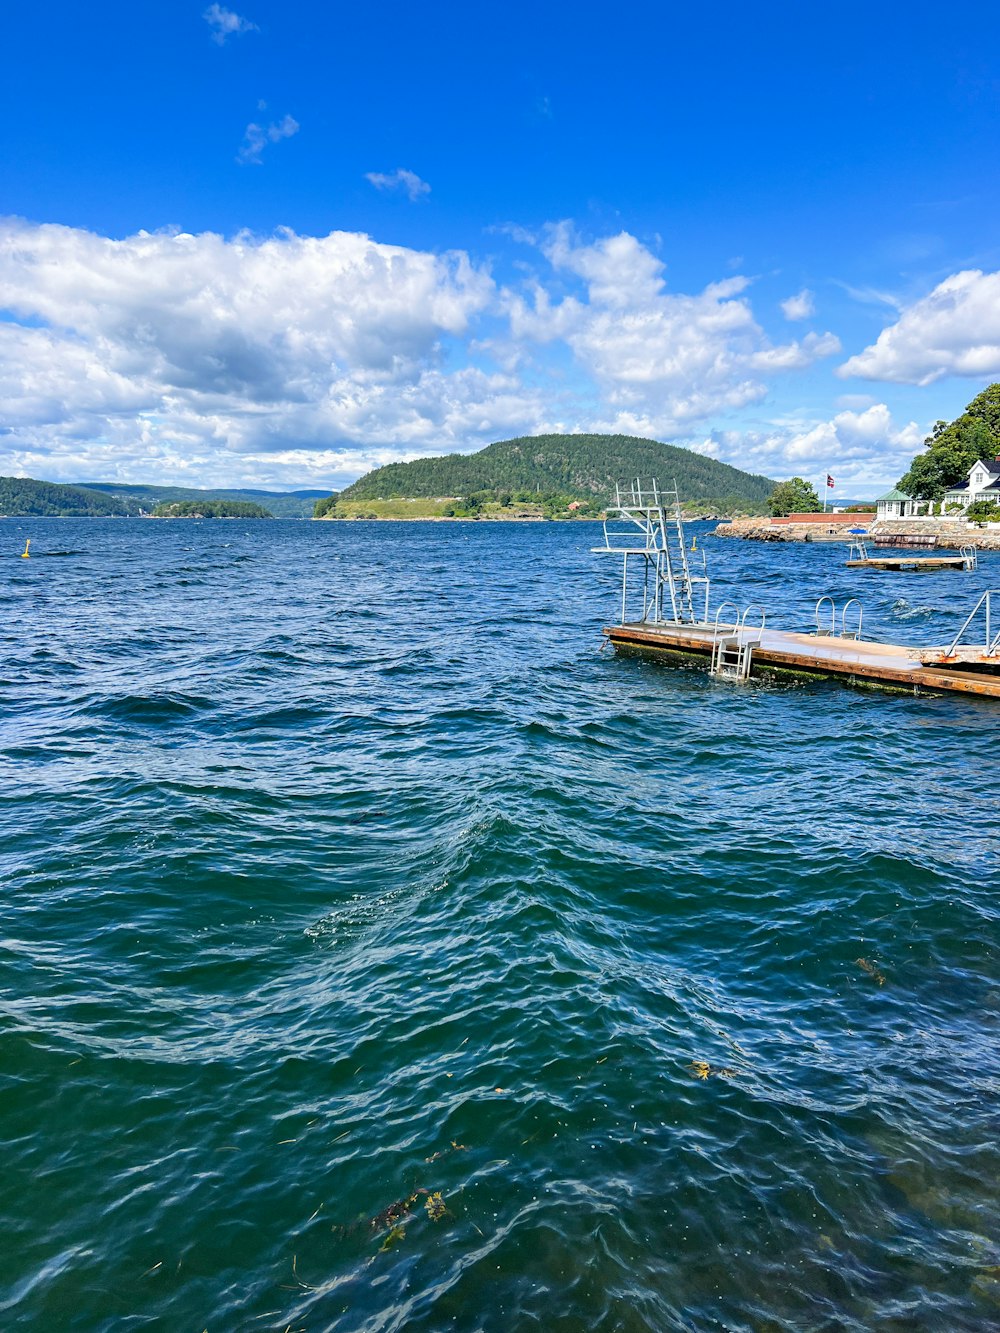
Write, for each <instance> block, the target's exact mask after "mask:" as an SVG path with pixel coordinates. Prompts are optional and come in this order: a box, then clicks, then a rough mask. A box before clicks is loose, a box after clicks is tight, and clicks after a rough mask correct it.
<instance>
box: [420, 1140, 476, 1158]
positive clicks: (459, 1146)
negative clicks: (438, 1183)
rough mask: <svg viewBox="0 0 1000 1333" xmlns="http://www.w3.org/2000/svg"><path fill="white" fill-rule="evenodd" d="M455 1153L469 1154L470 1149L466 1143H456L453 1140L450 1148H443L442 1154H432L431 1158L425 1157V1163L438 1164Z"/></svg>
mask: <svg viewBox="0 0 1000 1333" xmlns="http://www.w3.org/2000/svg"><path fill="white" fill-rule="evenodd" d="M453 1152H468V1148H466V1146H465V1144H464V1143H456V1142H455V1140H454V1139H452V1141H451V1147H450V1148H442V1149H441V1150H440V1152H436V1153H432V1154H431V1156H430V1157H425V1158H424V1161H425V1162H438V1161H440V1160H441V1158H442V1157H447V1156H448V1155H449V1154H450V1153H453Z"/></svg>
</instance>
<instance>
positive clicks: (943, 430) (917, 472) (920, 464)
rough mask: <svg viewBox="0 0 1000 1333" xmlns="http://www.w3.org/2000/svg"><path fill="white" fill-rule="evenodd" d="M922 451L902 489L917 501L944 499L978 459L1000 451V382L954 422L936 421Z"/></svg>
mask: <svg viewBox="0 0 1000 1333" xmlns="http://www.w3.org/2000/svg"><path fill="white" fill-rule="evenodd" d="M924 445H925V447H926V452H925V453H922V454H918V455H917V457H916V458H915V459H914V460H913V462H912V463H911V464H910V468H909V471H908V472H906V474H905V475H904V476H902V477H901V478H900V480H899V489H900V490H901V491H905V493H906V494H907V495H912V496H913V497H914V499H916V500H940V499H941V497H942V495H944V493H945V491H946V490H948V489H949V487H951V486H954V485H955V484H956V482H959V481H964V480H965V478H966V477H967V476H968V475H969V469H970V468H971V467H972V465H973V463H975V462H976V461H977V460H978V459H980V458H984V459H990V460H992V459H994V458H996V456H997V454H998V453H1000V384H991V385H990V386H989V388H988V389H984V390H983V392H982V393H980V394H977V395H976V397H975V398H973V400H972V402H971V403H970V404H969V406H968V407H967V408H966V409H965V411H964V412H963V413H962V415H961V416H960V417H956V418H955V420H954V421H952V422H951V423H947V422H944V421H938V422H935V425H934V430H933V431H932V432H931V434H930V435H928V437H927V439H926V440H925V441H924Z"/></svg>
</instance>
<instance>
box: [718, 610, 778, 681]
mask: <svg viewBox="0 0 1000 1333" xmlns="http://www.w3.org/2000/svg"><path fill="white" fill-rule="evenodd" d="M729 607H732V609H733V611H735V613H736V614H735V616H734V618H733V624H732V627H731V628H730V629H726V627H725V625H724V624H723V621H722V614H723V612H724V611H726V610H727V609H728V608H729ZM751 612H755V613H756V614H758V615H759V616H760V624H759V625H757V626H748V625H747V616H748V615H750V614H751ZM766 620H767V616H766V613H765V611H764V608H763V607H762V606H756V605H754V606H748V607H745V608H744V609H743V611H740V608H739V607H738V606H737V605H736V603H735V602H723V603H722V604H721V605H720V606H719V608H718V609H717V610H716V613H715V633H714V634H713V636H712V664H711V666H710V667H709V674H710V675H712V676H715V677H717V678H718V679H720V680H736V681H745V680H749V679H750V672H751V669H752V667H753V650H754V648H755V647H757V646H758V645H759V644H760V641H761V639H762V638H763V637H764V625H765V622H766Z"/></svg>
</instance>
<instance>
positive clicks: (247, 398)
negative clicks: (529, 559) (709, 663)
mask: <svg viewBox="0 0 1000 1333" xmlns="http://www.w3.org/2000/svg"><path fill="white" fill-rule="evenodd" d="M5 34H6V41H5V48H6V55H7V59H6V61H5V66H6V68H5V76H4V80H3V86H2V89H0V97H2V99H3V103H4V105H3V108H2V112H3V114H2V116H0V161H2V167H3V170H2V173H0V215H3V217H4V219H5V220H4V222H3V224H2V227H0V343H2V346H0V353H2V356H0V472H7V473H17V474H23V475H32V476H41V477H46V478H50V479H53V480H85V479H94V480H96V479H111V478H121V479H128V480H136V481H139V480H146V481H187V482H189V483H190V484H211V485H215V484H222V483H230V484H237V483H242V484H260V485H272V486H282V487H284V486H289V487H294V486H296V485H310V486H312V485H328V484H329V485H331V486H339V485H343V484H345V483H346V482H348V481H350V480H351V479H353V478H354V477H355V476H357V475H359V474H360V473H361V472H363V471H365V470H367V468H368V467H370V466H373V465H376V464H378V463H381V462H385V461H389V460H391V459H394V458H409V457H417V456H420V455H425V454H433V453H440V452H445V451H450V450H461V451H467V450H471V449H474V448H478V447H480V446H481V445H482V444H484V443H488V442H489V441H490V440H493V439H502V438H507V437H509V436H512V435H517V434H523V433H532V432H535V431H540V430H549V429H565V430H622V431H627V432H628V433H634V434H641V435H650V436H655V437H657V438H660V439H669V440H673V441H676V442H678V443H682V444H686V445H688V446H690V447H693V448H697V449H699V450H701V451H703V452H706V453H709V454H711V455H712V456H714V457H718V458H721V459H724V460H725V461H728V462H733V463H736V464H737V465H739V466H745V467H748V468H750V469H751V470H754V471H761V472H766V473H768V474H769V475H771V476H775V477H779V476H788V475H792V474H793V473H798V474H803V475H806V476H809V477H813V478H815V477H818V476H820V475H821V474H822V473H823V472H824V471H826V470H829V471H831V472H833V473H834V474H835V476H836V477H837V486H838V490H842V489H843V488H844V487H846V488H847V489H849V490H850V491H852V492H859V493H870V492H871V491H872V490H873V488H876V487H880V486H882V485H883V484H884V483H889V482H892V481H894V480H895V479H896V478H897V477H898V476H899V474H900V473H901V471H903V470H904V468H905V466H906V464H907V462H908V459H909V458H910V457H911V456H912V454H913V453H914V452H915V450H916V448H917V447H918V446H919V443H920V441H921V439H922V438H923V436H924V435H925V434H926V432H927V430H928V429H929V427H930V425H931V424H932V423H933V421H934V420H935V419H936V418H938V417H951V416H953V415H954V414H955V413H957V412H958V411H960V410H961V408H962V407H963V406H964V404H965V403H966V402H968V400H969V399H970V398H972V397H973V396H974V394H975V393H977V392H978V391H979V390H980V389H981V388H982V387H983V386H984V385H985V384H987V383H990V382H991V381H992V380H993V379H996V378H1000V274H998V270H1000V232H998V225H997V222H996V219H997V218H998V217H1000V207H998V205H1000V198H998V196H1000V184H998V179H1000V173H998V171H997V167H998V162H997V146H998V143H1000V136H998V128H1000V126H998V122H1000V64H998V58H997V56H996V54H995V53H996V51H997V50H998V38H1000V7H998V6H996V5H995V4H991V5H986V4H978V3H967V4H961V5H959V6H955V7H953V8H951V9H945V8H943V7H942V6H941V5H940V4H928V3H915V4H910V5H907V6H906V7H905V9H904V7H902V6H900V5H886V4H883V5H871V4H868V5H860V4H852V3H846V4H840V5H838V6H836V7H827V6H812V5H803V4H801V3H796V4H790V3H772V4H764V5H762V6H758V7H756V8H750V7H747V6H744V5H739V6H737V5H732V4H728V3H721V4H717V5H715V6H714V7H711V8H702V9H694V8H693V7H691V6H689V5H685V6H680V5H674V4H669V3H659V4H631V5H626V6H623V7H621V9H620V11H618V12H612V11H609V9H608V8H607V7H606V6H601V7H597V6H587V5H578V6H576V7H575V8H573V9H572V10H568V9H567V8H566V7H564V6H555V5H550V4H545V3H535V4H532V5H527V4H517V3H515V4H508V5H505V6H504V7H502V8H495V9H483V8H478V9H477V8H474V7H469V6H458V5H451V4H436V5H431V6H425V7H418V6H413V5H406V6H403V5H396V4H389V5H383V6H382V7H381V8H378V9H375V8H372V9H369V10H366V11H364V12H362V11H360V10H358V9H357V8H349V7H347V6H339V5H332V4H307V3H296V2H295V0H286V2H285V3H282V4H280V5H279V4H276V3H265V2H263V0H262V2H261V3H256V0H255V2H253V3H251V0H247V3H245V4H244V3H238V4H234V5H232V6H229V5H221V4H216V5H211V6H205V5H204V4H199V3H195V4H190V5H189V4H187V3H185V2H184V0H170V2H169V3H162V2H161V3H152V2H148V3H131V4H122V3H108V2H105V3H102V4H101V5H99V6H96V7H93V6H92V7H83V6H79V5H77V4H74V5H69V4H64V3H61V0H56V2H55V3H50V4H48V5H46V6H44V7H28V6H19V7H17V8H16V9H13V10H11V11H10V12H9V13H8V14H7V16H6V22H5Z"/></svg>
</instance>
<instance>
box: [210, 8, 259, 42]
mask: <svg viewBox="0 0 1000 1333" xmlns="http://www.w3.org/2000/svg"><path fill="white" fill-rule="evenodd" d="M202 18H203V19H204V20H205V22H206V23H207V24H208V26H209V27H210V28H211V29H212V41H213V42H217V43H218V45H219V46H224V45H225V42H226V38H227V37H240V36H242V34H243V33H245V32H260V29H259V28H258V27H257V25H256V23H251V22H250V20H249V19H245V18H243V17H242V16H241V15H240V14H234V13H233V11H232V10H231V9H226V8H224V7H223V6H222V5H209V7H208V8H207V9H206V10H205V12H204V14H202Z"/></svg>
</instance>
